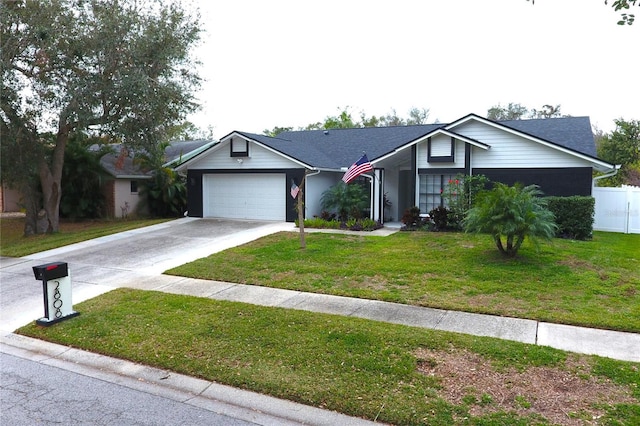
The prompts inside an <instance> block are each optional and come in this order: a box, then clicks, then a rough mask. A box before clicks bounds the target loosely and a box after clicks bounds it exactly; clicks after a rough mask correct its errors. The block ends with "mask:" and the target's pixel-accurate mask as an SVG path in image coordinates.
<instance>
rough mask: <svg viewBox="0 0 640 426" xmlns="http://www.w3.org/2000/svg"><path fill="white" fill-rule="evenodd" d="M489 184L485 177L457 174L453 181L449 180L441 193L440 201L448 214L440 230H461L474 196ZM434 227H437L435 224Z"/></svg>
mask: <svg viewBox="0 0 640 426" xmlns="http://www.w3.org/2000/svg"><path fill="white" fill-rule="evenodd" d="M489 182H490V181H489V179H488V178H487V177H486V176H485V175H473V176H465V175H463V174H458V175H456V177H455V179H449V182H448V183H447V185H446V186H445V188H444V189H443V191H442V199H443V200H444V205H445V207H447V208H448V212H447V216H446V224H445V226H444V227H441V230H445V229H454V230H460V229H462V222H463V220H464V217H465V216H466V215H467V212H468V211H469V209H470V208H472V207H473V205H474V202H475V199H476V196H477V195H478V194H479V193H480V192H482V191H483V190H484V189H485V188H486V186H487V184H488V183H489ZM442 218H443V219H444V213H442ZM436 227H438V225H437V224H436Z"/></svg>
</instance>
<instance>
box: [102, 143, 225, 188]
mask: <svg viewBox="0 0 640 426" xmlns="http://www.w3.org/2000/svg"><path fill="white" fill-rule="evenodd" d="M208 144H212V141H207V140H193V141H173V142H171V144H170V145H169V146H168V147H167V148H166V149H165V151H164V153H165V165H167V164H169V163H172V162H174V161H179V160H182V161H186V160H187V159H189V158H190V157H192V156H193V155H194V154H196V153H198V152H199V151H200V150H201V149H203V148H205V145H208ZM113 148H114V152H113V153H109V154H105V155H103V156H102V157H101V158H100V165H101V166H102V167H103V168H104V169H105V170H106V171H107V172H108V173H109V174H111V175H112V176H114V177H125V176H126V177H133V176H135V177H139V178H141V179H144V178H149V177H151V174H152V173H151V172H147V173H144V172H143V171H141V170H140V167H139V166H138V165H137V164H135V163H134V161H133V154H129V155H128V156H126V157H124V159H123V160H122V161H121V162H118V158H119V156H120V148H121V146H120V145H114V146H113Z"/></svg>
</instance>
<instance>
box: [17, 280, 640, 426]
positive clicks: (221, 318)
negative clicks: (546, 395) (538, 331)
mask: <svg viewBox="0 0 640 426" xmlns="http://www.w3.org/2000/svg"><path fill="white" fill-rule="evenodd" d="M75 308H76V310H77V311H78V312H80V313H81V315H80V316H78V317H76V318H73V319H71V320H68V321H63V322H61V323H58V324H55V325H53V326H51V327H39V326H36V325H29V326H26V327H23V328H22V329H20V330H19V332H20V333H21V334H25V335H28V336H32V337H36V338H40V339H44V340H48V341H54V342H57V343H61V344H64V345H69V346H73V347H76V348H81V349H85V350H90V351H93V352H98V353H101V354H105V355H109V356H113V357H118V358H124V359H129V360H132V361H136V362H141V363H144V364H147V365H152V366H155V367H158V368H162V369H168V370H171V371H175V372H179V373H182V374H187V375H190V376H195V377H200V378H203V379H206V380H212V381H216V382H219V383H224V384H228V385H231V386H235V387H239V388H244V389H250V390H253V391H256V392H261V393H265V394H269V395H273V396H276V397H279V398H286V399H289V400H292V401H297V402H301V403H304V404H308V405H312V406H317V407H322V408H327V409H330V410H336V411H339V412H342V413H345V414H348V415H352V416H359V417H364V418H368V419H372V420H373V419H376V420H378V421H381V422H389V423H393V424H400V425H426V424H429V425H451V424H465V425H502V424H505V425H506V424H509V425H514V424H521V425H533V424H540V423H541V422H542V423H545V420H544V419H542V418H540V417H539V415H538V414H536V413H535V412H534V411H533V410H531V409H530V406H529V407H526V406H527V404H530V403H531V402H533V401H536V395H535V394H530V393H526V392H525V393H523V394H518V396H517V397H516V398H515V399H514V400H512V401H511V402H510V404H511V405H510V406H511V407H513V408H509V409H506V408H503V407H502V406H501V405H500V406H499V405H497V404H498V402H500V401H501V400H502V399H504V397H503V395H499V394H490V393H487V392H488V391H486V390H484V389H476V390H477V392H478V396H477V397H475V396H473V395H468V396H466V397H465V398H463V399H462V401H458V402H455V401H451V400H449V399H447V398H445V397H443V394H444V392H443V391H444V389H443V379H444V377H442V376H440V375H439V374H425V373H422V372H420V371H419V370H418V368H417V367H418V365H419V364H420V363H427V364H428V365H431V366H437V365H438V364H440V363H441V362H444V361H441V359H440V358H439V356H438V354H447V353H451V352H456V351H458V352H461V353H473V354H477V355H479V356H481V357H482V359H483V360H484V362H483V364H484V365H483V367H482V368H483V369H486V370H487V371H493V370H499V371H504V370H507V369H514V370H517V371H520V372H525V373H527V374H528V372H529V371H530V370H531V369H533V367H546V368H551V369H557V370H562V371H566V370H567V369H570V368H571V367H570V366H569V367H568V365H571V362H570V361H571V360H574V359H575V358H576V357H578V356H577V355H571V354H568V353H566V352H562V351H559V350H555V349H551V348H547V347H540V346H534V345H526V344H521V343H516V342H509V341H502V340H498V339H492V338H486V337H475V336H468V335H462V334H455V333H446V332H439V331H433V330H425V329H418V328H412V327H406V326H400V325H394V324H386V323H380V322H375V321H368V320H363V319H358V318H345V317H340V316H334V315H326V314H317V313H310V312H304V311H296V310H287V309H281V308H271V307H260V306H253V305H248V304H242V303H235V302H223V301H214V300H210V299H205V298H197V297H191V296H182V295H172V294H163V293H159V292H150V291H139V290H131V289H119V290H115V291H112V292H110V293H107V294H105V295H102V296H99V297H97V298H95V299H92V300H89V301H86V302H83V303H81V304H78V305H76V306H75ZM418 350H430V351H434V352H431V353H433V354H434V355H433V357H431V358H429V359H421V358H419V357H418V356H417V355H416V353H417V351H418ZM463 351H464V352H463ZM580 358H581V359H582V360H583V362H586V364H585V365H587V367H585V368H582V369H581V370H580V372H579V374H580V377H581V378H583V379H584V380H589V379H593V380H595V381H598V382H602V381H609V382H612V383H615V384H616V385H614V386H617V387H620V388H623V389H626V390H627V391H626V392H628V394H629V395H632V396H633V398H635V399H632V400H631V401H629V400H627V401H624V402H613V403H607V404H602V405H600V406H599V407H600V408H601V409H602V411H604V417H602V418H601V419H600V420H599V424H600V423H602V424H637V421H640V404H638V400H639V399H640V389H638V383H640V370H639V367H640V365H638V364H634V363H627V362H619V361H613V360H605V359H601V358H597V357H580ZM585 360H586V361H585ZM465 385H466V386H474V384H473V383H469V384H465ZM532 392H533V391H532ZM634 401H635V402H634ZM558 403H560V404H562V403H563V402H562V401H559V402H558ZM596 405H597V404H595V403H589V404H586V405H585V406H584V407H582V410H581V412H582V411H584V410H587V412H589V410H591V409H595V408H594V407H595V406H596ZM473 409H482V410H485V409H488V410H489V411H486V412H482V413H481V414H478V415H476V414H472V412H471V410H473ZM585 415H586V414H585Z"/></svg>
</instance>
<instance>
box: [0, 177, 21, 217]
mask: <svg viewBox="0 0 640 426" xmlns="http://www.w3.org/2000/svg"><path fill="white" fill-rule="evenodd" d="M21 202H22V194H20V191H18V190H17V189H14V188H12V187H11V186H9V185H7V184H6V183H4V182H0V212H2V213H13V212H19V211H20V210H21Z"/></svg>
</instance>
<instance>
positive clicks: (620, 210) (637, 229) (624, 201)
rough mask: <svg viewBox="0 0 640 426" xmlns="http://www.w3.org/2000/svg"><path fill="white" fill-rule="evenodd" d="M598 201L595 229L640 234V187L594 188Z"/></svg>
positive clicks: (594, 194)
mask: <svg viewBox="0 0 640 426" xmlns="http://www.w3.org/2000/svg"><path fill="white" fill-rule="evenodd" d="M593 197H594V198H595V199H596V206H595V210H596V211H595V217H594V222H593V229H595V230H596V231H608V232H623V233H625V234H640V187H637V186H627V185H623V186H622V187H621V188H598V187H595V188H593Z"/></svg>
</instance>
